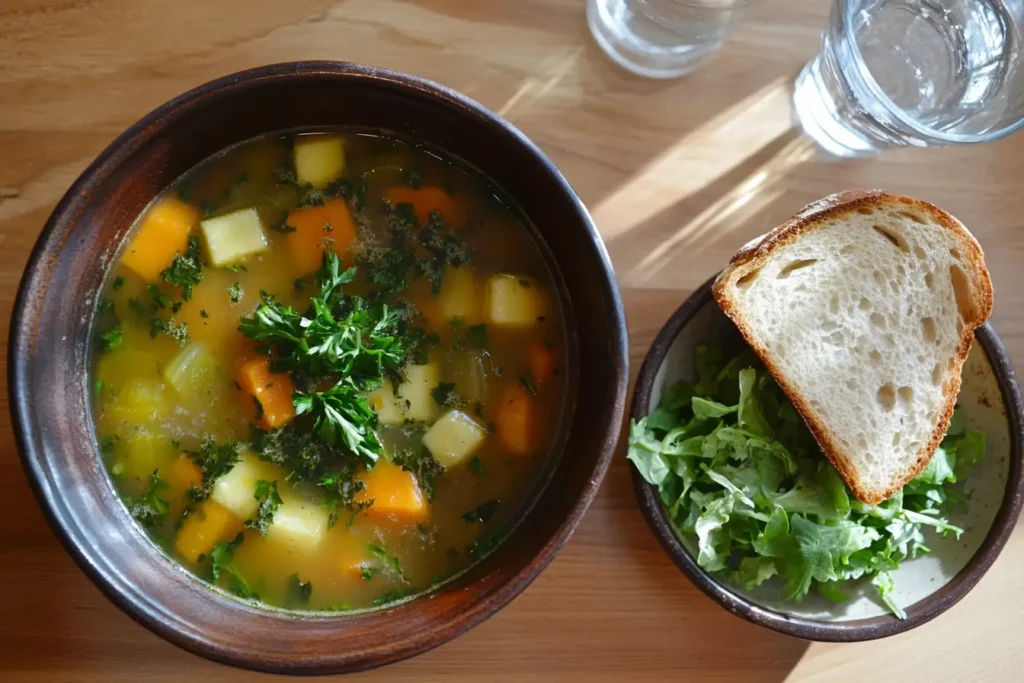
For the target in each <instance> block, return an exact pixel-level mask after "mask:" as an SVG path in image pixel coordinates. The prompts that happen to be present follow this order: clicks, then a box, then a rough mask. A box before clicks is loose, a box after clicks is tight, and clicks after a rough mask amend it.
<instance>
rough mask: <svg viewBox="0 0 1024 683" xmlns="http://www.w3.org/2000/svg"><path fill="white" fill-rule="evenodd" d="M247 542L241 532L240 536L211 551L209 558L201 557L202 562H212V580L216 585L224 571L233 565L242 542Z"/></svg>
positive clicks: (214, 547)
mask: <svg viewBox="0 0 1024 683" xmlns="http://www.w3.org/2000/svg"><path fill="white" fill-rule="evenodd" d="M243 540H245V534H243V533H242V532H241V531H239V532H238V535H236V536H235V537H234V539H232V540H230V541H221V542H220V543H218V544H216V545H215V546H213V550H211V551H210V555H209V557H206V556H200V558H199V560H200V562H205V561H206V560H209V562H210V574H209V575H210V579H211V580H212V581H213V582H214V583H216V582H217V581H218V580H220V577H221V574H222V573H223V571H224V570H225V569H226V568H227V567H228V565H230V564H231V560H232V559H233V558H234V556H235V550H237V549H238V546H240V545H242V541H243Z"/></svg>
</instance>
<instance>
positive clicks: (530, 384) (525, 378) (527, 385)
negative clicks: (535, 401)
mask: <svg viewBox="0 0 1024 683" xmlns="http://www.w3.org/2000/svg"><path fill="white" fill-rule="evenodd" d="M519 384H520V385H522V387H523V388H524V389H526V392H527V393H528V394H530V395H531V396H536V395H537V383H536V382H534V381H533V379H532V378H531V377H530V376H529V375H520V376H519Z"/></svg>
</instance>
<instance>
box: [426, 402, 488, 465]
mask: <svg viewBox="0 0 1024 683" xmlns="http://www.w3.org/2000/svg"><path fill="white" fill-rule="evenodd" d="M486 438H487V430H486V429H484V428H483V427H481V426H480V425H478V424H477V423H476V422H475V421H474V420H473V418H471V417H470V416H469V415H466V414H465V413H463V412H461V411H459V410H453V411H451V412H449V413H445V415H444V416H442V417H441V419H440V420H438V421H437V422H435V423H434V424H433V426H432V427H431V428H430V429H429V430H427V433H426V434H424V435H423V445H424V447H426V449H427V450H428V451H430V454H431V455H432V456H434V460H436V461H437V462H438V463H439V464H440V465H441V467H443V468H445V469H450V468H452V467H454V466H455V465H458V464H459V463H460V462H463V461H464V460H466V459H468V458H469V456H471V455H472V454H473V452H474V451H476V449H477V448H479V447H480V444H482V443H483V442H484V439H486Z"/></svg>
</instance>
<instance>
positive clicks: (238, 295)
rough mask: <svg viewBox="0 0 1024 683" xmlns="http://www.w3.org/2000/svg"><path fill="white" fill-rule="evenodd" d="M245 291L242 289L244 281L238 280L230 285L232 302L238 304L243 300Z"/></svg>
mask: <svg viewBox="0 0 1024 683" xmlns="http://www.w3.org/2000/svg"><path fill="white" fill-rule="evenodd" d="M244 295H245V292H244V291H243V290H242V283H241V282H236V283H235V284H233V285H231V286H230V287H228V298H229V299H231V303H233V304H237V303H238V302H239V301H241V300H242V297H243V296H244Z"/></svg>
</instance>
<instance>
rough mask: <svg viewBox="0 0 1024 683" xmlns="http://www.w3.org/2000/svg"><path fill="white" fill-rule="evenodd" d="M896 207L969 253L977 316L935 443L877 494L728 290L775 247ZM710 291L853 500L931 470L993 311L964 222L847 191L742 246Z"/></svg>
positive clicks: (924, 206)
mask: <svg viewBox="0 0 1024 683" xmlns="http://www.w3.org/2000/svg"><path fill="white" fill-rule="evenodd" d="M893 203H898V204H906V205H907V206H909V207H912V208H915V209H917V210H919V211H923V212H925V213H928V214H929V215H930V216H931V217H932V218H933V219H934V220H935V222H936V223H938V224H940V225H942V226H943V227H944V228H946V229H947V230H950V231H952V232H953V233H955V234H956V237H957V238H958V240H959V241H960V242H962V243H963V245H964V247H965V250H966V252H967V253H966V254H965V256H966V260H967V261H968V262H969V263H970V265H971V267H972V271H973V272H972V273H970V276H971V282H972V284H973V285H975V286H973V287H972V289H971V294H972V296H973V297H974V298H975V301H973V306H972V312H973V313H974V314H975V317H974V319H973V320H965V321H964V326H963V329H962V330H961V332H960V344H959V346H958V347H957V354H956V357H955V360H954V362H955V365H956V368H955V372H953V373H952V378H951V379H950V380H949V381H948V382H947V383H946V386H945V387H943V394H944V396H945V401H944V403H943V407H942V409H941V412H940V416H939V420H938V423H937V424H936V426H935V430H934V431H933V432H932V436H931V439H930V440H929V441H928V443H927V444H925V445H924V446H923V447H922V448H921V450H920V451H919V452H918V457H917V460H916V461H915V462H914V464H913V465H911V466H910V467H908V468H907V469H905V470H904V471H903V472H902V473H900V474H899V475H898V476H897V477H896V478H895V479H894V481H893V482H892V483H891V484H890V485H889V486H888V487H887V488H885V489H881V490H879V489H870V488H867V487H866V486H865V485H864V484H862V482H861V481H860V479H859V478H858V476H857V472H856V470H855V469H854V468H853V467H852V465H851V464H850V463H849V462H848V461H847V459H846V458H845V457H844V455H843V450H842V448H841V447H840V446H839V444H838V441H837V440H836V439H835V438H834V436H833V435H832V433H831V432H830V430H829V429H828V426H827V425H825V424H824V423H823V422H822V421H821V420H820V419H819V418H818V417H817V416H816V415H815V414H814V412H813V410H812V409H811V406H810V403H809V402H808V401H805V400H804V398H803V396H802V395H801V394H800V393H799V391H797V389H796V388H795V387H793V386H792V385H791V384H790V383H789V382H788V381H786V379H785V377H784V376H783V374H782V372H781V370H780V368H778V367H777V366H776V365H775V363H774V361H773V359H772V355H771V353H770V352H769V351H768V349H766V348H764V347H762V346H761V345H760V344H758V343H757V342H756V341H755V338H754V335H753V332H752V330H751V329H750V327H749V326H748V325H747V323H746V321H745V320H744V318H743V316H742V314H741V313H740V312H739V311H738V310H737V309H736V307H735V306H734V305H733V302H732V300H731V298H730V296H729V293H728V291H727V287H728V285H730V284H732V283H733V282H735V281H736V280H738V279H739V278H742V277H743V276H745V275H747V274H749V273H751V272H753V271H756V270H758V269H760V268H761V267H762V266H764V264H765V262H766V261H767V260H768V258H769V257H770V256H771V255H772V253H773V252H774V251H775V250H776V249H778V248H779V247H782V246H784V245H786V244H789V243H791V242H793V241H795V240H796V239H798V238H799V237H800V236H801V235H802V234H803V233H805V232H808V231H810V230H813V229H815V228H817V227H821V226H822V225H823V224H824V223H825V222H826V221H828V220H830V219H833V218H837V217H840V216H841V215H842V214H844V213H847V212H850V211H856V210H857V209H859V208H865V207H872V206H874V207H885V208H893V207H892V204H893ZM712 293H713V294H714V297H715V300H716V301H717V302H718V305H719V307H720V308H721V309H722V311H723V312H724V313H725V315H726V316H727V317H728V318H729V319H730V320H732V322H733V323H734V324H735V325H736V327H737V328H738V329H739V331H740V334H742V335H743V338H744V339H745V340H746V342H747V344H748V345H749V346H750V347H751V348H752V349H753V350H754V353H756V354H757V356H758V358H760V359H761V362H762V363H763V364H764V366H765V368H766V369H767V370H768V372H769V373H771V375H772V377H773V378H774V379H775V381H776V382H777V383H778V384H779V386H780V387H781V388H782V390H783V391H784V392H785V394H786V396H787V397H789V400H790V401H791V402H792V403H793V407H794V408H796V410H797V412H798V413H800V416H801V417H802V418H803V420H804V422H805V423H806V424H807V427H808V428H809V429H810V430H811V433H812V434H813V435H814V438H815V439H816V440H817V441H818V445H819V446H821V449H822V451H824V453H825V456H826V457H827V458H828V459H829V461H830V462H831V463H832V465H833V466H834V467H835V468H836V471H838V472H839V475H840V476H841V477H842V478H843V481H844V482H846V485H847V486H848V487H849V489H850V491H851V492H852V493H853V495H854V497H856V498H857V499H858V500H860V501H862V502H864V503H867V504H868V505H876V504H878V503H880V502H882V501H883V500H885V499H887V498H889V497H890V496H892V495H894V494H895V493H897V492H898V491H900V490H901V489H902V488H903V487H904V486H905V485H906V484H907V482H909V481H910V480H911V479H913V478H914V477H916V476H917V475H918V474H920V473H921V472H922V471H923V470H924V469H925V468H926V467H927V466H928V463H929V462H930V461H931V459H932V456H933V455H934V454H935V451H936V449H937V448H938V447H939V444H940V443H941V442H942V439H943V437H944V436H945V434H946V431H947V430H948V429H949V422H950V419H951V418H952V416H953V409H954V407H955V406H956V399H957V395H958V394H959V392H960V375H961V372H962V370H963V364H964V362H965V361H966V360H967V355H968V353H969V352H970V350H971V344H972V342H973V340H974V330H975V329H976V328H978V327H980V326H981V325H983V324H984V323H985V321H986V320H988V317H989V315H990V314H991V312H992V298H993V293H992V281H991V278H990V276H989V273H988V269H987V268H986V267H985V259H984V253H983V252H982V250H981V246H980V245H979V244H978V242H977V240H976V239H975V238H974V236H973V235H971V233H970V232H968V231H967V228H965V227H964V225H963V224H962V223H960V221H958V220H957V219H956V218H955V217H953V216H952V215H950V214H949V213H947V212H946V211H943V210H942V209H940V208H939V207H937V206H935V205H933V204H931V203H929V202H926V201H923V200H919V199H914V198H912V197H906V196H902V195H894V194H889V193H887V192H882V191H879V190H847V191H845V192H839V193H836V194H833V195H829V196H828V197H825V198H823V199H821V200H818V201H816V202H813V203H811V204H808V205H807V206H805V207H804V208H803V209H801V210H800V211H799V213H797V214H796V215H795V216H793V217H792V218H791V219H789V220H788V221H786V222H785V223H783V224H782V225H780V226H779V227H777V228H775V229H774V230H772V231H771V232H769V233H768V234H767V235H765V236H764V237H762V238H761V239H760V240H758V241H755V242H751V243H749V244H748V245H746V246H745V247H743V248H742V249H741V250H740V251H739V252H738V253H737V254H736V255H735V256H734V257H733V259H732V261H730V263H729V266H728V267H727V268H726V269H725V270H723V271H722V272H721V274H719V276H718V278H716V280H715V283H714V286H713V287H712Z"/></svg>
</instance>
